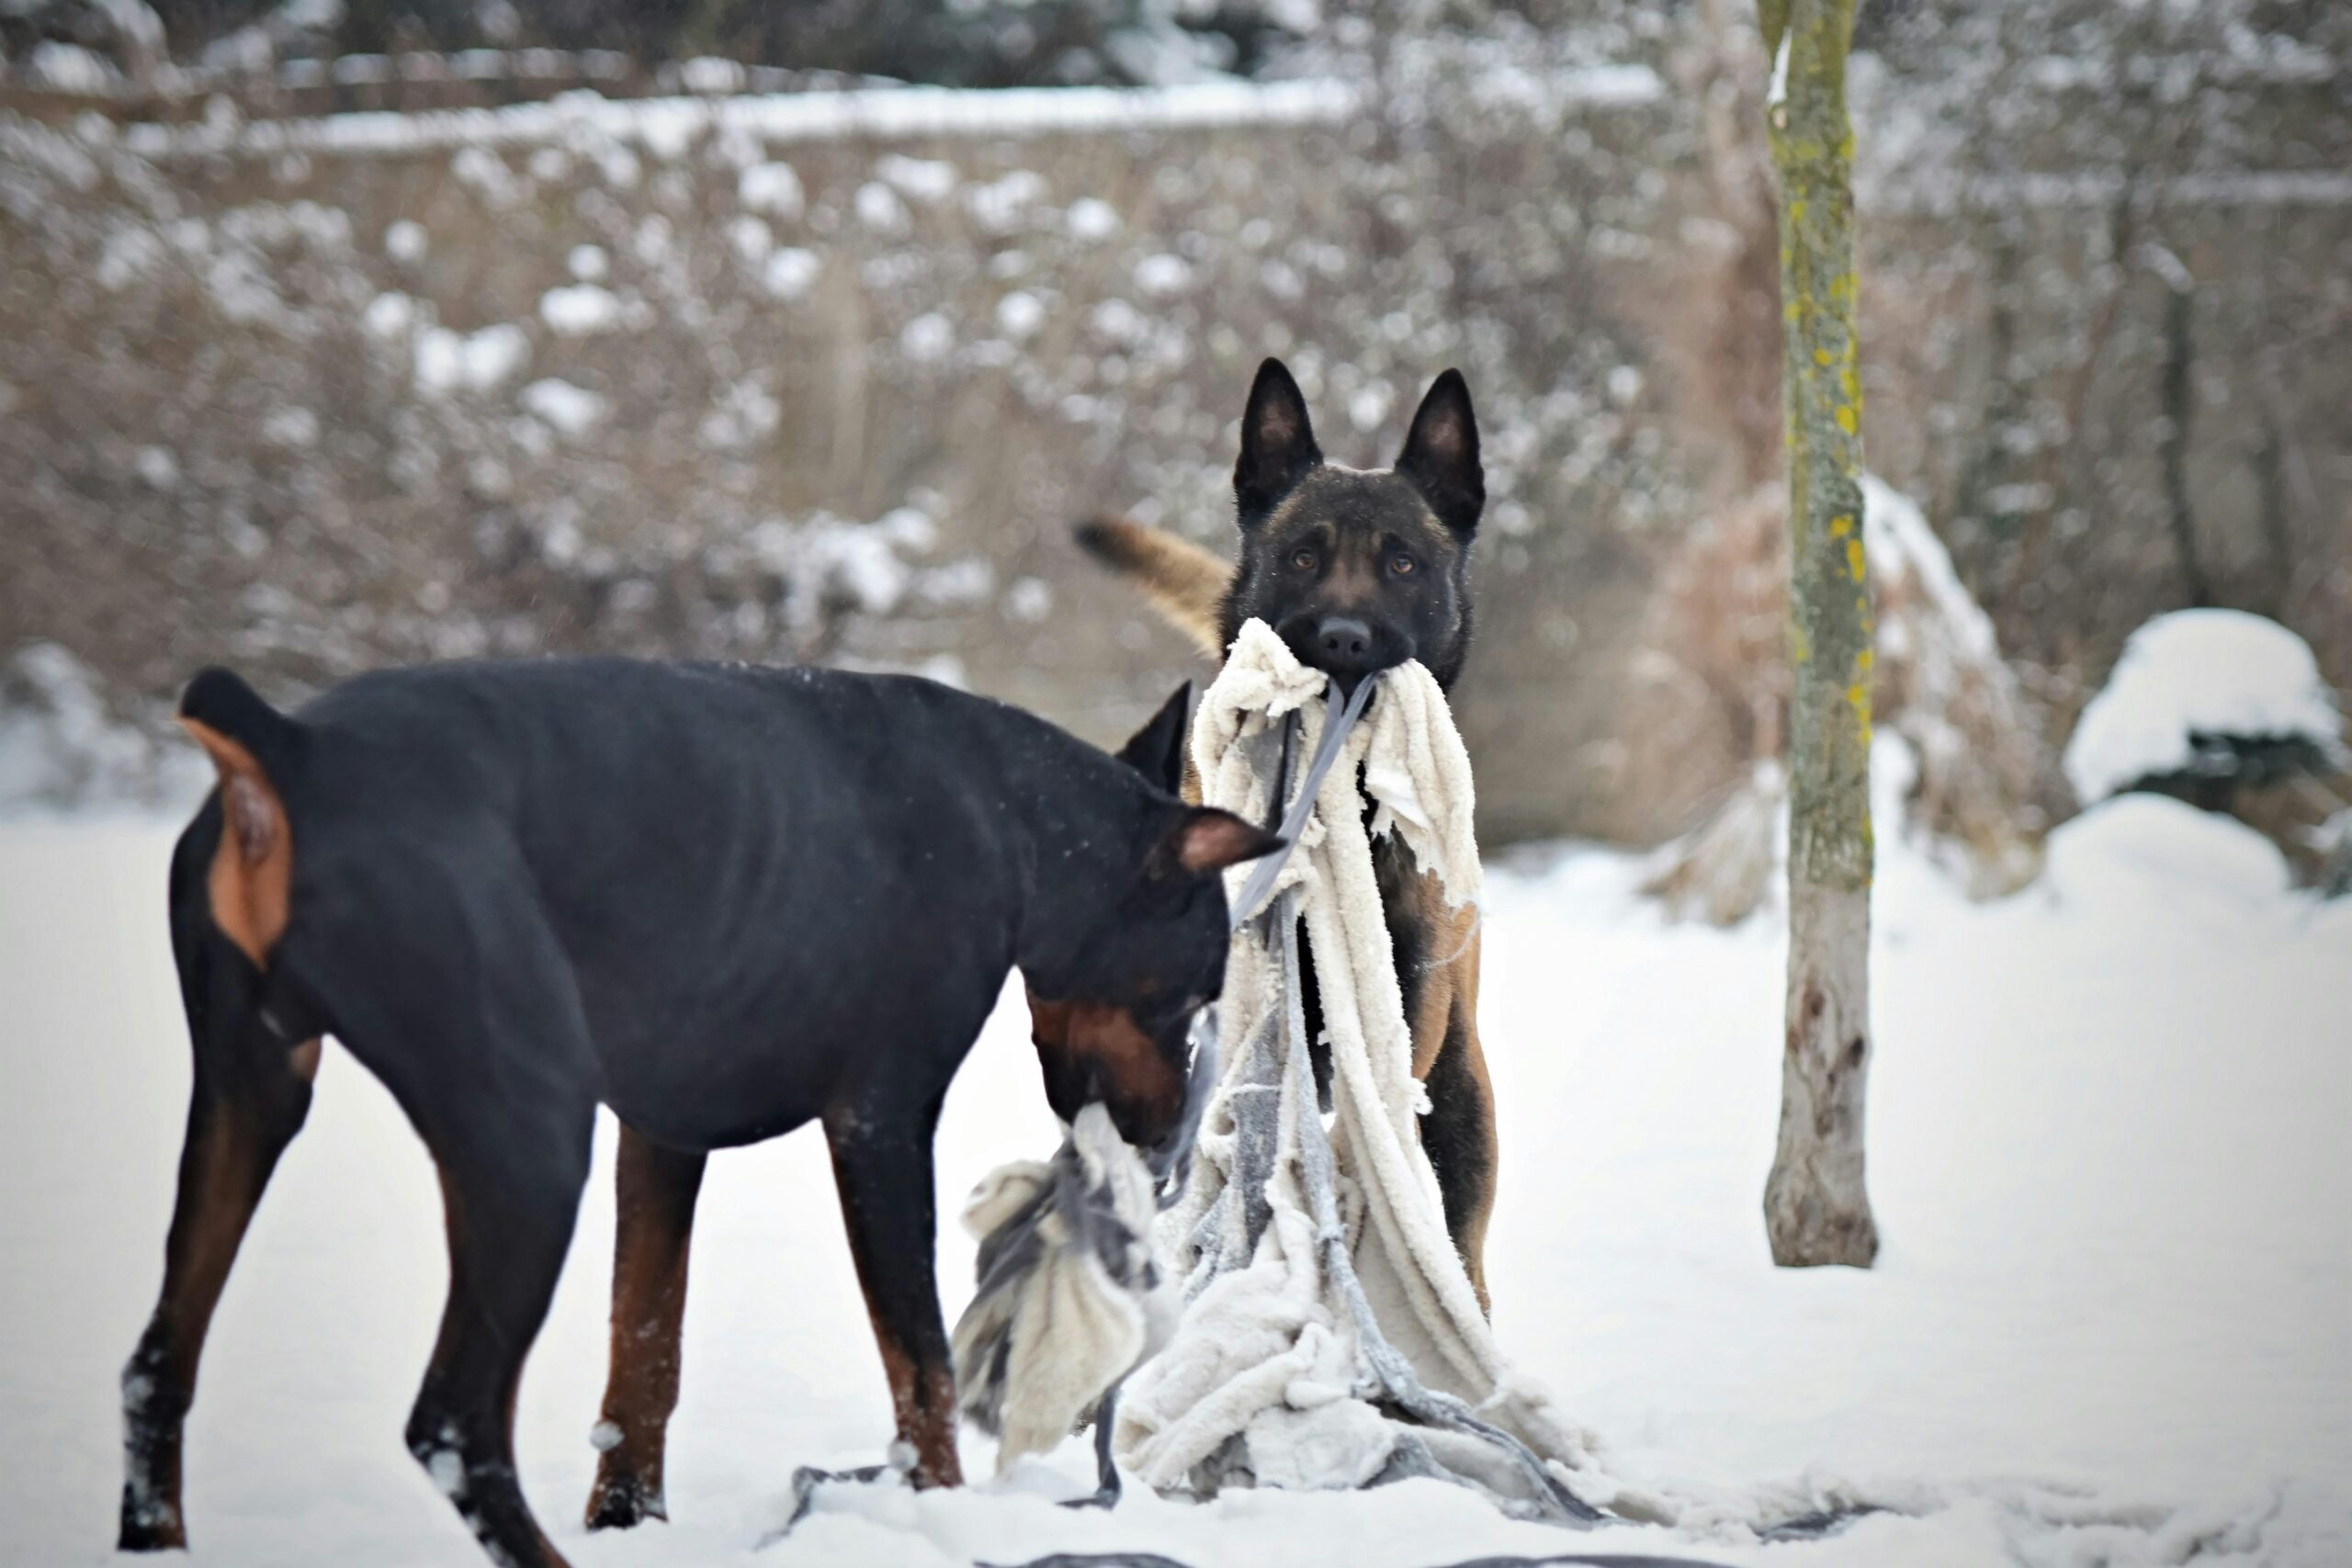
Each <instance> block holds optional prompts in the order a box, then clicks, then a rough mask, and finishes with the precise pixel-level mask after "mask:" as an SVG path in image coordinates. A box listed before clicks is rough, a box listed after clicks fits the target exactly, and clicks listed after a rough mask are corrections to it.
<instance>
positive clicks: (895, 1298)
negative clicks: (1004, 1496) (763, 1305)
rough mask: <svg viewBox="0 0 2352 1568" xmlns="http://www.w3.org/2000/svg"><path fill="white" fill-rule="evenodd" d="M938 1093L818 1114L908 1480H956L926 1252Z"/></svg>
mask: <svg viewBox="0 0 2352 1568" xmlns="http://www.w3.org/2000/svg"><path fill="white" fill-rule="evenodd" d="M938 1123H939V1101H938V1100H933V1101H932V1102H931V1103H930V1104H929V1105H927V1106H925V1107H922V1108H921V1109H920V1110H916V1111H902V1110H891V1111H880V1110H873V1109H853V1110H845V1111H843V1112H842V1113H840V1114H833V1115H828V1116H827V1117H826V1119H825V1134H826V1137H827V1139H828V1140H829V1141H830V1143H831V1146H832V1155H833V1176H834V1179H835V1180H836V1181H837V1182H838V1183H839V1185H840V1188H841V1199H842V1219H843V1221H844V1222H845V1223H846V1224H847V1225H848V1227H849V1246H850V1252H851V1255H852V1256H853V1257H854V1258H855V1259H856V1262H857V1278H858V1283H859V1284H860V1285H861V1286H862V1287H864V1289H865V1307H866V1312H867V1314H868V1315H869V1316H870V1317H871V1318H872V1319H873V1322H874V1338H875V1342H876V1345H878V1346H879V1347H880V1348H881V1351H882V1366H883V1370H884V1371H885V1372H887V1373H888V1377H889V1380H890V1401H891V1405H892V1408H893V1410H894V1412H895V1414H896V1416H897V1425H898V1446H897V1449H896V1450H895V1451H894V1453H893V1455H892V1458H893V1461H894V1462H897V1463H899V1465H900V1466H901V1467H902V1468H905V1469H907V1470H908V1471H909V1472H910V1475H911V1477H912V1479H913V1481H914V1483H915V1484H916V1485H917V1486H960V1485H962V1484H963V1482H964V1470H963V1465H962V1462H961V1461H960V1460H959V1459H958V1457H957V1454H956V1372H955V1364H954V1361H953V1359H951V1355H950V1352H949V1349H948V1344H947V1325H946V1324H945V1323H944V1321H942V1319H941V1317H940V1311H939V1284H938V1280H937V1277H936V1271H935V1267H934V1264H935V1258H934V1256H933V1253H934V1248H935V1246H936V1242H937V1235H936V1229H937V1215H936V1213H935V1208H936V1205H935V1203H934V1201H933V1186H932V1150H931V1143H932V1134H933V1130H934V1129H935V1128H936V1127H937V1125H938Z"/></svg>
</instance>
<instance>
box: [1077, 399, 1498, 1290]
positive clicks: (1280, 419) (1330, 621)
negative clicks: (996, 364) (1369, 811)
mask: <svg viewBox="0 0 2352 1568" xmlns="http://www.w3.org/2000/svg"><path fill="white" fill-rule="evenodd" d="M1233 492H1234V502H1235V515H1236V517H1237V519H1238V523H1239V525H1240V535H1241V539H1240V552H1239V555H1238V558H1236V559H1235V560H1234V561H1232V562H1230V563H1228V562H1226V561H1223V560H1220V559H1219V558H1216V556H1214V555H1211V554H1210V553H1209V552H1208V551H1206V550H1204V549H1202V548H1201V547H1198V546H1196V545H1193V544H1192V543H1190V542H1188V541H1186V540H1183V539H1181V538H1179V537H1178V536H1175V535H1173V534H1170V533H1168V532H1166V531H1164V530H1161V529H1158V528H1151V527H1147V526H1144V525H1140V524H1136V523H1134V522H1131V521H1126V520H1123V519H1113V520H1105V521H1098V522H1094V523H1089V524H1085V525H1081V526H1080V528H1079V530H1078V538H1079V542H1080V545H1081V546H1082V547H1084V548H1085V549H1086V550H1087V551H1088V552H1089V553H1090V554H1091V555H1092V556H1094V557H1095V558H1097V559H1098V560H1100V561H1102V562H1103V563H1104V564H1105V565H1107V566H1109V567H1110V568H1112V569H1113V570H1115V571H1117V572H1119V573H1120V574H1121V575H1123V576H1125V577H1126V578H1127V579H1129V580H1130V581H1133V582H1135V583H1136V585H1137V586H1138V587H1139V588H1140V589H1141V590H1142V591H1143V592H1144V593H1145V595H1146V597H1147V598H1148V599H1149V600H1150V602H1151V603H1152V604H1153V605H1154V606H1155V607H1156V608H1158V609H1159V611H1160V613H1161V614H1162V615H1165V616H1166V617H1167V618H1168V619H1169V620H1170V622H1172V623H1173V624H1174V625H1175V626H1177V627H1178V628H1179V629H1181V630H1182V631H1184V632H1185V633H1186V634H1187V635H1188V636H1190V637H1193V640H1194V641H1195V642H1196V643H1198V644H1199V645H1200V647H1201V648H1202V649H1204V651H1206V652H1207V653H1208V654H1209V655H1210V657H1212V658H1215V659H1217V660H1223V659H1225V658H1226V656H1227V650H1228V649H1231V648H1232V646H1233V642H1234V639H1235V637H1237V636H1238V634H1239V632H1240V630H1241V627H1242V626H1243V624H1244V623H1245V622H1248V621H1250V620H1253V619H1254V620H1260V621H1263V622H1264V623H1265V624H1266V625H1267V626H1269V627H1270V628H1272V631H1273V633H1274V635H1275V636H1276V637H1279V638H1280V639H1281V640H1282V642H1283V645H1284V646H1285V647H1287V648H1288V649H1290V651H1291V653H1292V654H1293V655H1295V657H1296V659H1297V660H1298V661H1299V662H1300V663H1301V664H1303V665H1305V666H1306V667H1307V668H1308V669H1310V670H1315V671H1322V672H1323V673H1325V674H1328V675H1329V676H1330V677H1331V678H1332V679H1333V680H1334V681H1336V682H1339V684H1340V689H1341V691H1342V692H1343V693H1344V692H1346V691H1349V690H1351V689H1352V687H1353V685H1354V684H1355V682H1358V681H1360V680H1362V679H1363V677H1364V676H1365V675H1367V674H1369V673H1371V672H1372V671H1379V670H1386V669H1390V668H1393V667H1395V666H1397V665H1399V664H1403V663H1405V662H1406V661H1407V660H1418V661H1419V663H1420V664H1421V665H1422V666H1424V667H1425V668H1426V669H1428V671H1430V674H1431V675H1433V676H1434V677H1436V681H1437V684H1438V686H1439V688H1440V689H1441V690H1442V691H1447V692H1450V691H1451V690H1452V688H1453V683H1454V682H1455V680H1456V679H1457V678H1458V677H1459V676H1460V674H1461V672H1462V667H1463V662H1464V659H1465V658H1466V657H1467V655H1468V652H1469V647H1470V635H1471V626H1472V593H1471V583H1470V550H1471V546H1472V544H1473V542H1474V541H1475V540H1476V536H1477V532H1478V520H1479V515H1480V513H1481V512H1482V511H1483V510H1484V508H1485V504H1486V478H1485V469H1484V467H1483V465H1482V463H1481V460H1480V457H1479V450H1478V426H1477V419H1476V414H1475V413H1474V412H1473V411H1472V409H1471V406H1470V392H1469V388H1468V386H1467V385H1466V384H1465V383H1464V380H1463V378H1462V375H1461V372H1459V371H1456V370H1448V371H1446V372H1445V373H1444V374H1443V375H1442V376H1440V377H1439V378H1437V380H1436V382H1435V383H1434V384H1433V385H1431V387H1430V389H1429V392H1428V394H1427V396H1425V397H1424V398H1423V399H1422V400H1421V403H1420V406H1419V410H1418V411H1417V412H1415V413H1414V415H1413V422H1412V424H1411V426H1410V427H1409V429H1408V434H1407V435H1406V437H1405V445H1404V446H1403V449H1402V450H1401V451H1400V452H1399V453H1398V454H1397V461H1396V465H1395V466H1394V467H1393V468H1383V469H1375V470H1363V469H1357V468H1347V467H1344V466H1342V465H1340V464H1338V463H1333V462H1329V461H1328V460H1326V459H1325V457H1324V456H1323V453H1322V449H1321V448H1320V447H1319V446H1317V444H1316V439H1315V432H1314V427H1313V424H1312V423H1311V422H1310V420H1309V418H1308V416H1307V410H1306V398H1305V396H1304V395H1303V394H1302V393H1301V392H1300V390H1299V389H1298V383H1297V382H1296V381H1295V379H1293V378H1292V377H1291V374H1290V372H1289V370H1288V369H1286V368H1285V367H1283V364H1282V363H1281V362H1280V361H1279V360H1273V359H1269V360H1267V361H1266V362H1265V363H1264V364H1263V365H1262V366H1261V367H1259V370H1258V376H1257V380H1256V382H1255V383H1254V384H1253V385H1252V386H1251V388H1250V399H1249V403H1248V405H1247V407H1246V408H1245V409H1244V410H1243V412H1242V416H1241V451H1240V456H1239V458H1238V461H1237V462H1236V463H1235V465H1234V470H1233ZM1374 872H1375V874H1376V875H1377V878H1378V881H1379V886H1380V893H1381V903H1382V908H1383V909H1384V911H1385V917H1386V923H1387V928H1388V934H1389V940H1390V942H1391V944H1392V947H1393V950H1394V955H1395V959H1396V964H1397V979H1398V981H1399V983H1400V984H1401V986H1402V987H1403V989H1404V1002H1405V1018H1406V1021H1407V1024H1408V1027H1409V1029H1410V1031H1411V1033H1412V1043H1413V1060H1412V1070H1413V1076H1414V1077H1416V1078H1419V1079H1420V1080H1421V1081H1422V1082H1423V1084H1424V1085H1425V1086H1426V1087H1427V1089H1428V1093H1429V1101H1430V1109H1429V1110H1428V1111H1427V1112H1425V1113H1424V1114H1423V1115H1422V1116H1421V1118H1420V1138H1421V1145H1422V1147H1423V1148H1424V1149H1425V1150H1426V1151H1427V1152H1428V1155H1429V1158H1430V1165H1431V1166H1432V1167H1433V1168H1435V1172H1436V1176H1437V1180H1438V1187H1439V1190H1440V1191H1441V1193H1442V1195H1443V1198H1444V1204H1445V1222H1446V1228H1447V1230H1448V1232H1449V1233H1450V1234H1451V1235H1452V1236H1453V1244H1454V1247H1455V1248H1456V1250H1458V1251H1459V1252H1460V1253H1461V1255H1462V1260H1463V1263H1464V1266H1465V1267H1466V1268H1467V1269H1468V1270H1469V1274H1470V1279H1471V1282H1472V1284H1473V1286H1474V1287H1475V1288H1476V1292H1477V1294H1478V1299H1479V1301H1480V1302H1481V1303H1485V1302H1486V1300H1487V1280H1486V1266H1485V1256H1484V1254H1485V1247H1486V1235H1487V1217H1488V1215H1489V1213H1491V1212H1492V1209H1493V1205H1494V1197H1495V1182H1496V1171H1497V1149H1496V1138H1495V1106H1494V1088H1493V1084H1492V1081H1491V1079H1490V1078H1489V1077H1488V1075H1487V1061H1486V1055H1485V1053H1484V1052H1483V1051H1482V1050H1481V1049H1480V1046H1479V1043H1478V1022H1477V1005H1478V934H1477V928H1476V911H1475V910H1472V909H1469V908H1458V907H1455V906H1453V905H1452V904H1449V902H1448V901H1447V900H1446V898H1445V897H1444V895H1443V890H1442V888H1441V887H1440V886H1438V884H1437V881H1436V879H1435V878H1434V877H1433V876H1431V875H1430V874H1428V873H1427V872H1426V871H1425V870H1424V869H1423V868H1421V867H1419V866H1418V865H1417V864H1416V863H1414V860H1413V857H1412V855H1411V854H1410V852H1408V851H1407V850H1406V849H1405V848H1404V847H1403V846H1402V845H1401V844H1400V843H1398V842H1397V840H1395V839H1394V838H1382V839H1380V840H1377V841H1376V842H1375V844H1374ZM1313 967H1314V965H1313V954H1312V950H1311V944H1309V950H1308V953H1307V969H1308V975H1309V980H1308V985H1307V996H1306V1005H1307V1009H1308V1014H1309V1021H1310V1028H1309V1030H1308V1037H1309V1039H1310V1040H1311V1039H1314V1038H1315V1037H1316V1036H1317V1035H1318V1034H1319V1033H1320V1030H1319V1028H1318V1027H1315V1026H1314V1025H1315V1024H1316V1021H1317V1020H1319V1018H1320V1016H1321V1015H1320V1010H1319V1001H1318V998H1317V996H1316V994H1315V992H1314V989H1313V983H1312V974H1313ZM1316 1066H1317V1079H1318V1081H1319V1082H1320V1083H1321V1084H1322V1085H1323V1086H1324V1088H1325V1093H1326V1097H1327V1099H1328V1094H1329V1064H1328V1062H1326V1061H1325V1060H1324V1059H1323V1058H1322V1057H1321V1055H1320V1053H1319V1049H1318V1054H1317V1063H1316Z"/></svg>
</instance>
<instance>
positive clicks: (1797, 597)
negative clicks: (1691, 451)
mask: <svg viewBox="0 0 2352 1568" xmlns="http://www.w3.org/2000/svg"><path fill="white" fill-rule="evenodd" d="M1760 14H1761V19H1762V22H1763V27H1764V37H1765V43H1766V46H1767V47H1768V48H1769V49H1770V50H1771V51H1772V58H1773V65H1772V88H1771V92H1770V95H1769V97H1768V102H1767V106H1766V109H1765V113H1766V116H1767V118H1768V120H1769V126H1768V130H1769V134H1770V141H1771V147H1772V163H1773V166H1774V168H1775V169H1776V170H1777V171H1778V173H1779V175H1780V186H1781V317H1782V331H1781V394H1782V400H1783V405H1784V414H1785V419H1786V438H1787V446H1788V455H1789V538H1790V551H1791V555H1790V585H1789V586H1790V592H1789V657H1790V659H1791V660H1792V664H1793V666H1794V673H1795V679H1794V682H1793V693H1792V702H1791V706H1790V727H1789V752H1790V757H1789V761H1790V768H1789V784H1790V787H1789V987H1788V1013H1787V1035H1786V1052H1785V1055H1783V1057H1782V1060H1781V1134H1780V1147H1779V1151H1778V1153H1777V1155H1776V1156H1775V1157H1774V1159H1773V1162H1772V1173H1771V1176H1770V1179H1769V1180H1768V1181H1767V1183H1766V1186H1765V1192H1764V1212H1765V1227H1766V1231H1767V1234H1768V1235H1769V1236H1770V1241H1771V1247H1772V1257H1773V1260H1774V1261H1775V1262H1778V1263H1781V1264H1783V1265H1809V1264H1823V1263H1846V1264H1854V1265H1858V1266H1863V1267H1867V1266H1868V1265H1869V1264H1870V1262H1871V1259H1872V1258H1875V1257H1876V1256H1877V1253H1878V1227H1877V1224H1876V1222H1875V1221H1874V1220H1873V1219H1872V1218H1871V1207H1870V1196H1869V1193H1868V1190H1866V1188H1865V1186H1864V1182H1863V1158H1862V1133H1863V1116H1862V1111H1863V1098H1864V1096H1863V1091H1864V1089H1865V1086H1866V1084H1867V1081H1868V1076H1869V1071H1870V1054H1871V1043H1870V973H1869V959H1870V898H1871V816H1870V743H1871V604H1870V578H1869V570H1868V566H1867V563H1866V561H1865V560H1864V558H1863V543H1862V495H1861V467H1862V443H1861V414H1862V389H1861V381H1860V376H1859V374H1858V371H1857V365H1858V356H1857V344H1856V338H1855V299H1854V216H1853V181H1852V165H1853V151H1854V138H1853V129H1852V124H1851V122H1850V121H1849V118H1847V112H1846V54H1847V47H1848V44H1849V40H1850V39H1851V38H1852V35H1853V24H1854V5H1853V0H1763V3H1762V5H1761V7H1760Z"/></svg>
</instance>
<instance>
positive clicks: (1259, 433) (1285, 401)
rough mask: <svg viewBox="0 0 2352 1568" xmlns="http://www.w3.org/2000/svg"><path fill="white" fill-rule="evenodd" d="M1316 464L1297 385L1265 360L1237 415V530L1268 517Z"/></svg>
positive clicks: (1312, 437) (1318, 458)
mask: <svg viewBox="0 0 2352 1568" xmlns="http://www.w3.org/2000/svg"><path fill="white" fill-rule="evenodd" d="M1322 460H1323V453H1322V451H1321V449H1320V448H1318V447H1317V446H1316V445H1315V427H1314V426H1313V425H1311V424H1309V423H1307V420H1306V399H1305V398H1304V397H1302V396H1300V395H1299V390H1298V383H1297V382H1295V381H1294V380H1292V379H1291V377H1290V372H1289V370H1287V369H1285V368H1284V367H1283V362H1282V361H1281V360H1279V359H1269V360H1267V361H1266V362H1265V363H1264V364H1263V365H1261V366H1259V367H1258V378H1257V380H1255V381H1253V382H1251V383H1250V406H1249V407H1248V408H1246V409H1244V410H1243V411H1242V413H1241V460H1240V461H1239V462H1238V463H1236V464H1234V465H1233V498H1234V500H1235V501H1236V502H1238V505H1239V511H1240V517H1241V525H1242V526H1243V527H1244V528H1247V527H1249V526H1250V525H1252V524H1255V523H1257V522H1258V521H1260V520H1261V518H1263V517H1264V516H1265V515H1266V513H1269V512H1271V511H1272V510H1273V507H1274V503H1275V502H1278V501H1280V500H1282V498H1283V496H1285V495H1287V494H1289V493H1290V488H1291V486H1293V485H1295V484H1296V483H1298V481H1299V480H1300V479H1305V478H1306V472H1307V470H1308V469H1309V468H1314V467H1315V465H1316V464H1317V463H1319V462H1321V461H1322Z"/></svg>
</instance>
